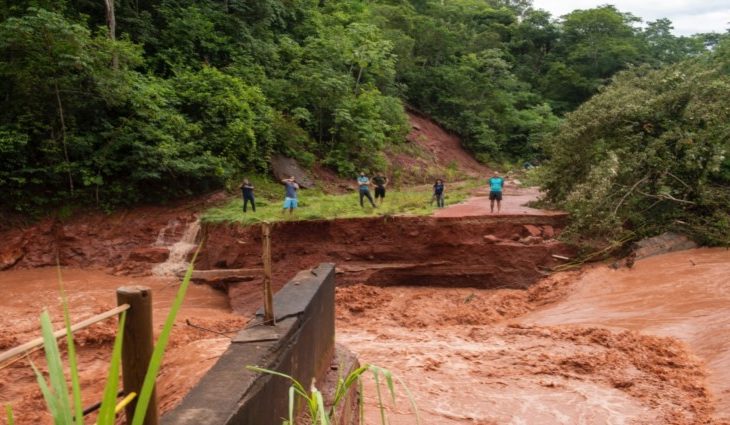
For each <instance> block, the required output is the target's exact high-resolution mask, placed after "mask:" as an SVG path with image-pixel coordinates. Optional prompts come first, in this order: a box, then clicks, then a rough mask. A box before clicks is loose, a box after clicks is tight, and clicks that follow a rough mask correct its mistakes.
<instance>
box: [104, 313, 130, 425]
mask: <svg viewBox="0 0 730 425" xmlns="http://www.w3.org/2000/svg"><path fill="white" fill-rule="evenodd" d="M126 320H127V312H126V311H124V312H122V314H121V315H120V316H119V325H118V326H117V336H116V337H115V338H114V348H112V358H111V362H110V364H109V373H108V375H107V378H106V385H105V386H104V395H103V397H102V399H101V408H100V409H99V416H98V418H97V419H96V423H97V424H98V425H113V424H114V422H115V418H116V412H115V405H116V403H117V388H118V387H119V365H120V363H121V362H122V343H123V341H122V340H123V339H124V338H123V332H124V323H125V322H126Z"/></svg>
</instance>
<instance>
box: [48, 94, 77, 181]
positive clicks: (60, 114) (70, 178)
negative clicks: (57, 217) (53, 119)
mask: <svg viewBox="0 0 730 425" xmlns="http://www.w3.org/2000/svg"><path fill="white" fill-rule="evenodd" d="M53 88H54V90H55V91H56V102H57V106H58V117H59V118H60V119H61V144H62V145H63V157H64V159H65V160H66V171H67V172H68V188H69V190H71V195H73V193H74V179H73V176H72V175H71V160H70V159H69V156H68V146H67V144H66V118H65V116H64V114H63V103H61V92H60V91H59V90H58V83H57V82H55V81H54V82H53Z"/></svg>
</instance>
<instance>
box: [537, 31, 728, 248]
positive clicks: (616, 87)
mask: <svg viewBox="0 0 730 425" xmlns="http://www.w3.org/2000/svg"><path fill="white" fill-rule="evenodd" d="M728 63H730V55H727V44H722V45H720V46H719V47H718V48H717V49H716V51H715V52H714V53H712V54H707V55H705V56H703V57H700V58H696V59H691V60H688V61H685V62H682V63H680V64H677V65H674V66H669V67H666V68H663V69H659V70H652V69H649V68H648V67H646V66H645V67H640V68H636V69H632V70H629V71H626V72H623V73H620V74H619V75H617V76H616V77H615V78H614V81H613V82H612V84H611V85H610V86H608V87H607V88H606V89H605V90H604V91H602V92H601V93H600V94H599V95H597V96H595V97H594V98H592V99H591V100H590V101H588V102H587V103H585V104H584V105H582V106H581V107H580V108H579V109H578V110H577V111H575V112H573V113H571V114H568V116H567V118H566V120H565V122H563V124H562V125H561V127H560V131H559V132H558V133H557V134H556V135H555V136H554V137H553V138H551V139H550V141H549V143H548V145H547V149H548V151H549V153H550V155H551V158H552V159H551V161H550V162H549V163H548V164H547V166H546V167H542V168H543V171H544V173H543V182H544V187H545V189H546V190H547V195H548V198H549V199H550V200H552V201H555V202H558V203H560V204H562V205H563V206H565V208H567V209H568V210H569V211H570V212H571V213H572V215H573V217H574V221H573V224H572V226H571V229H572V230H573V231H574V232H576V233H579V234H581V235H583V236H586V237H591V236H600V237H607V238H611V239H621V238H622V235H624V234H626V233H627V232H633V234H635V235H636V236H637V237H639V236H644V235H654V234H657V233H659V232H661V231H664V230H667V229H675V230H679V231H684V232H687V233H690V234H692V235H694V236H695V237H697V238H698V239H699V240H700V241H702V242H705V243H709V244H722V245H728V244H730V226H728V224H730V223H729V220H728V214H730V195H728V194H729V193H730V190H729V189H728V188H729V187H730V178H729V177H730V175H729V174H728V172H727V170H728V168H729V167H730V162H729V161H730V159H729V157H728V152H730V124H728V123H730V110H729V109H728V108H727V99H728V96H730V73H729V72H728V68H727V64H728Z"/></svg>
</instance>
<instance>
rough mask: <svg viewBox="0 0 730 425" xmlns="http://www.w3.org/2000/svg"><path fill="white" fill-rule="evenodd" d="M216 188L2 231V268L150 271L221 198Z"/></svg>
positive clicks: (140, 272) (117, 271)
mask: <svg viewBox="0 0 730 425" xmlns="http://www.w3.org/2000/svg"><path fill="white" fill-rule="evenodd" d="M226 196H227V195H226V194H225V193H223V192H218V193H215V194H212V195H209V196H205V197H200V198H197V199H193V200H188V201H181V202H178V203H175V204H172V205H165V206H138V207H135V208H132V209H129V210H120V211H117V212H114V213H113V214H104V213H103V212H99V211H95V212H83V213H78V214H76V215H75V216H74V217H73V218H70V219H67V220H61V219H57V218H46V219H44V220H41V221H39V222H37V223H35V224H32V225H28V226H16V227H14V228H9V229H8V228H6V229H0V236H1V237H2V239H3V244H2V246H0V270H8V269H30V268H36V267H46V266H55V265H56V264H57V260H58V263H60V264H61V265H62V266H67V267H74V268H85V269H86V268H90V269H97V270H104V271H106V272H109V273H112V274H118V275H148V274H150V270H151V268H152V267H153V266H154V265H155V264H157V263H162V262H164V261H165V260H166V259H167V257H168V256H169V254H170V252H169V247H170V246H171V245H173V244H174V243H175V242H177V241H178V240H180V238H181V237H182V236H183V234H184V232H185V230H186V229H187V228H188V226H189V224H190V223H192V222H194V221H195V220H196V217H195V215H196V213H197V212H198V211H200V210H201V209H203V208H205V207H206V206H209V205H212V204H215V203H217V202H221V201H222V200H224V199H225V198H226Z"/></svg>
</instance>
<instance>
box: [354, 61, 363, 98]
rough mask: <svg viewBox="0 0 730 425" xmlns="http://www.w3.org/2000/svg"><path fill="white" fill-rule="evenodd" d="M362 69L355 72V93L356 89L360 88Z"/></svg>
mask: <svg viewBox="0 0 730 425" xmlns="http://www.w3.org/2000/svg"><path fill="white" fill-rule="evenodd" d="M363 69H364V67H363V68H360V70H359V71H358V72H357V81H355V92H356V93H357V88H358V87H360V78H362V70H363Z"/></svg>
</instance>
